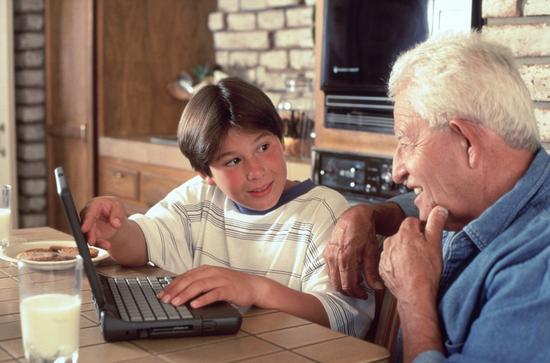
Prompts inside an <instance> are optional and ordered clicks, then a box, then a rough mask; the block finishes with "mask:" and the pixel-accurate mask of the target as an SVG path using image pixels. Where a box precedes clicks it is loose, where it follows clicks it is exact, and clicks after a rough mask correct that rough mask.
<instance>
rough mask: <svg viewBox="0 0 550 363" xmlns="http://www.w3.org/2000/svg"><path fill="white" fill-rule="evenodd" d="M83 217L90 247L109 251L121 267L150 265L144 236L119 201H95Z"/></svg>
mask: <svg viewBox="0 0 550 363" xmlns="http://www.w3.org/2000/svg"><path fill="white" fill-rule="evenodd" d="M80 215H81V219H82V225H81V229H82V232H83V233H84V234H86V236H87V239H88V243H89V244H90V245H97V246H98V247H101V248H105V249H107V250H108V251H109V254H110V255H111V257H112V258H113V259H114V260H115V261H117V262H118V263H120V264H121V265H125V266H142V265H144V264H146V263H147V261H148V258H147V247H146V244H145V236H144V235H143V232H142V230H141V228H140V227H139V225H138V224H137V223H136V222H134V221H131V220H129V219H128V217H127V216H126V210H125V208H124V205H123V204H122V202H121V201H120V200H119V199H118V198H115V197H97V198H94V199H92V200H91V201H90V202H88V204H87V205H86V207H85V208H84V209H83V210H82V211H81V212H80Z"/></svg>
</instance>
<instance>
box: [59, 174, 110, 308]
mask: <svg viewBox="0 0 550 363" xmlns="http://www.w3.org/2000/svg"><path fill="white" fill-rule="evenodd" d="M54 174H55V183H56V185H57V194H58V195H59V198H60V200H61V204H63V209H64V210H65V215H66V216H67V219H68V221H69V225H70V226H71V230H72V232H73V237H74V239H75V241H76V245H77V247H78V252H79V253H80V256H82V260H83V263H84V271H86V275H87V276H88V282H89V283H90V287H91V289H92V293H93V295H94V298H95V300H96V303H97V305H98V306H99V307H102V306H103V305H104V303H105V296H104V293H103V289H102V288H101V282H100V280H99V276H98V275H97V271H96V269H95V267H94V264H93V262H92V257H91V256H90V251H89V250H88V243H87V242H86V238H85V237H84V234H83V233H82V230H81V229H80V218H79V217H78V213H77V211H76V208H75V205H74V201H73V197H72V194H71V190H70V188H69V184H68V183H67V180H66V178H65V173H64V172H63V168H62V167H57V168H55V170H54Z"/></svg>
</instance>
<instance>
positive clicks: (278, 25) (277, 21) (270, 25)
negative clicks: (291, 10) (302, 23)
mask: <svg viewBox="0 0 550 363" xmlns="http://www.w3.org/2000/svg"><path fill="white" fill-rule="evenodd" d="M284 26H285V13H284V11H283V10H269V11H262V12H261V13H258V27H259V28H260V29H269V30H274V29H282V28H283V27H284Z"/></svg>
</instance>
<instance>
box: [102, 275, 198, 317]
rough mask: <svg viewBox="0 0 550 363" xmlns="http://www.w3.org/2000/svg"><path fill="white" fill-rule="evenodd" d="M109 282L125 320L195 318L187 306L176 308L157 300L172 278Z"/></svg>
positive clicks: (116, 278)
mask: <svg viewBox="0 0 550 363" xmlns="http://www.w3.org/2000/svg"><path fill="white" fill-rule="evenodd" d="M108 281H109V286H110V287H111V291H112V293H113V297H114V300H115V303H116V306H117V308H118V311H119V313H120V316H121V318H122V319H123V320H127V321H155V320H169V319H170V320H172V319H177V320H179V319H188V318H193V315H192V314H191V312H190V311H189V309H188V308H187V307H186V306H185V305H180V306H178V307H174V306H173V305H171V304H165V303H163V302H162V301H160V300H159V299H158V298H157V293H159V292H160V291H161V290H162V289H163V288H164V287H165V286H166V285H168V284H169V283H170V281H172V279H171V278H170V277H135V278H119V277H113V278H109V279H108Z"/></svg>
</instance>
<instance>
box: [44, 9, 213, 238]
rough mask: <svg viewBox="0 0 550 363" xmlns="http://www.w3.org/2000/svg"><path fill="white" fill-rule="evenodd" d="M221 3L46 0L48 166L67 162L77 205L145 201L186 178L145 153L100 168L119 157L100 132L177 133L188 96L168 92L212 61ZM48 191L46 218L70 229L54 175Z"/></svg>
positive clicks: (144, 203) (105, 134)
mask: <svg viewBox="0 0 550 363" xmlns="http://www.w3.org/2000/svg"><path fill="white" fill-rule="evenodd" d="M216 5H217V2H216V0H201V1H196V0H162V1H158V0H116V1H114V0H70V1H68V0H46V1H45V14H46V16H45V19H46V24H45V25H46V26H45V28H46V79H47V81H46V88H47V99H48V103H47V133H48V169H49V174H50V175H53V173H52V172H51V171H52V170H53V168H54V167H56V166H63V167H64V169H65V171H66V173H67V175H68V176H69V182H70V184H71V188H72V191H73V194H74V197H75V202H76V206H77V208H82V207H83V206H84V204H85V203H86V201H87V200H89V199H90V198H91V197H93V196H94V195H98V194H103V193H104V192H105V191H108V192H113V194H115V195H120V196H121V197H122V198H124V200H127V201H129V203H130V201H131V202H132V203H135V205H136V206H137V207H139V208H143V207H145V206H148V205H150V204H154V202H156V201H157V200H158V199H160V197H161V196H162V195H163V191H164V190H165V189H168V188H169V187H172V186H173V185H177V184H178V183H177V181H180V182H181V181H182V180H181V179H180V180H178V178H179V177H182V176H183V177H188V174H187V173H186V172H184V171H173V170H165V169H163V168H160V169H157V168H156V167H155V166H156V164H155V163H154V161H155V160H154V159H153V160H152V161H153V162H151V160H148V158H147V156H146V155H145V156H144V158H143V160H139V161H138V163H140V162H141V164H140V165H137V166H136V165H134V164H132V163H129V164H126V163H123V162H122V161H120V163H119V164H117V167H118V169H116V170H117V171H115V172H114V174H113V170H112V169H104V167H105V165H107V167H109V166H113V165H114V164H112V163H111V164H110V163H107V164H105V163H104V162H103V161H102V160H99V155H101V154H102V151H101V150H99V145H98V144H99V139H100V138H102V137H111V138H121V139H126V138H133V137H143V138H148V137H149V136H152V135H165V134H171V135H175V133H176V129H177V124H178V121H179V118H180V114H181V112H182V110H183V108H184V106H185V104H184V103H183V102H182V101H181V100H178V99H176V98H174V97H172V95H171V94H170V92H169V91H168V85H169V84H170V83H171V82H173V81H174V80H175V79H176V78H177V77H178V75H179V74H180V73H181V72H182V71H186V72H188V73H192V70H193V69H194V68H195V67H197V66H199V65H213V63H214V61H215V57H214V46H213V36H212V33H211V32H210V31H209V29H208V15H209V14H210V13H212V12H214V11H216ZM96 146H97V147H96ZM129 154H130V155H133V154H140V150H133V151H130V152H129ZM133 161H136V160H135V159H133ZM113 167H114V166H113ZM168 169H169V168H168ZM157 187H158V188H157ZM105 188H107V189H105ZM48 198H49V207H48V210H49V221H48V223H49V225H51V226H53V227H56V228H58V229H62V230H65V231H68V228H67V224H66V223H65V220H66V218H65V215H64V212H63V210H62V208H61V205H60V203H59V201H58V197H57V194H56V189H55V182H54V180H53V178H51V177H50V179H49V188H48Z"/></svg>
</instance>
